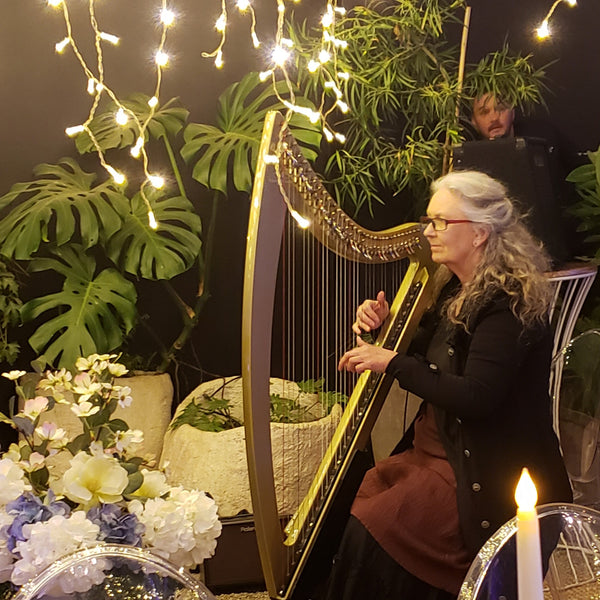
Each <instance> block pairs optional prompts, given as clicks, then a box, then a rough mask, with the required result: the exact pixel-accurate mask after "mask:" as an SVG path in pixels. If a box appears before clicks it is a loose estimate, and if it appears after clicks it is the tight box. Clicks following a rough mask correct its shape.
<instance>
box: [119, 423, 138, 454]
mask: <svg viewBox="0 0 600 600" xmlns="http://www.w3.org/2000/svg"><path fill="white" fill-rule="evenodd" d="M143 441H144V432H143V431H142V430H141V429H128V430H127V431H117V432H116V433H115V448H116V449H117V452H119V453H123V452H124V451H126V450H129V448H130V447H131V446H134V445H138V444H141V443H142V442H143Z"/></svg>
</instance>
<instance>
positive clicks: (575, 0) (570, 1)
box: [565, 0, 577, 6]
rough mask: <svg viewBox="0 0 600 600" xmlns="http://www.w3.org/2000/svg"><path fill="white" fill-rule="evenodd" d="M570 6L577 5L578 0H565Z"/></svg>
mask: <svg viewBox="0 0 600 600" xmlns="http://www.w3.org/2000/svg"><path fill="white" fill-rule="evenodd" d="M565 2H566V3H567V4H568V5H569V6H577V0H565Z"/></svg>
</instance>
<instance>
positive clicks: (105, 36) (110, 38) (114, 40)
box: [100, 31, 121, 46]
mask: <svg viewBox="0 0 600 600" xmlns="http://www.w3.org/2000/svg"><path fill="white" fill-rule="evenodd" d="M100 39H101V40H104V41H105V42H110V43H111V44H113V45H114V46H116V45H117V44H118V43H119V42H120V41H121V39H120V38H119V37H118V36H116V35H113V34H112V33H104V32H103V31H102V32H101V33H100Z"/></svg>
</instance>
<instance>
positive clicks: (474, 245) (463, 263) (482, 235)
mask: <svg viewBox="0 0 600 600" xmlns="http://www.w3.org/2000/svg"><path fill="white" fill-rule="evenodd" d="M427 216H428V217H440V218H442V219H449V220H463V219H467V216H466V215H465V213H464V212H463V211H462V210H461V208H460V203H459V200H458V198H457V197H456V196H455V195H454V194H453V193H452V192H450V191H449V190H447V189H441V190H438V191H437V192H436V193H435V194H433V196H432V197H431V200H430V201H429V205H428V206H427ZM423 233H424V235H425V237H426V238H427V240H428V242H429V245H430V246H431V257H432V259H433V261H434V262H436V263H438V264H441V265H446V266H447V267H448V268H449V269H450V270H451V271H452V272H453V273H454V274H455V275H457V276H458V278H459V279H460V280H461V281H462V282H463V283H464V282H465V281H468V280H469V279H470V278H471V277H472V276H473V274H474V272H475V269H476V268H477V265H478V264H479V260H480V258H481V254H482V251H483V246H484V244H485V241H486V240H487V237H488V234H487V230H486V228H485V227H483V226H482V225H479V224H477V223H472V222H467V223H448V224H447V228H446V229H445V230H444V231H436V230H435V229H434V227H433V225H432V224H429V225H427V227H426V228H425V229H424V231H423Z"/></svg>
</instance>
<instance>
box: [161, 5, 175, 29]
mask: <svg viewBox="0 0 600 600" xmlns="http://www.w3.org/2000/svg"><path fill="white" fill-rule="evenodd" d="M160 20H161V22H162V24H163V25H165V26H166V27H170V26H171V25H173V23H174V22H175V13H174V12H173V11H172V10H170V9H169V8H163V9H162V10H161V11H160Z"/></svg>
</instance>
